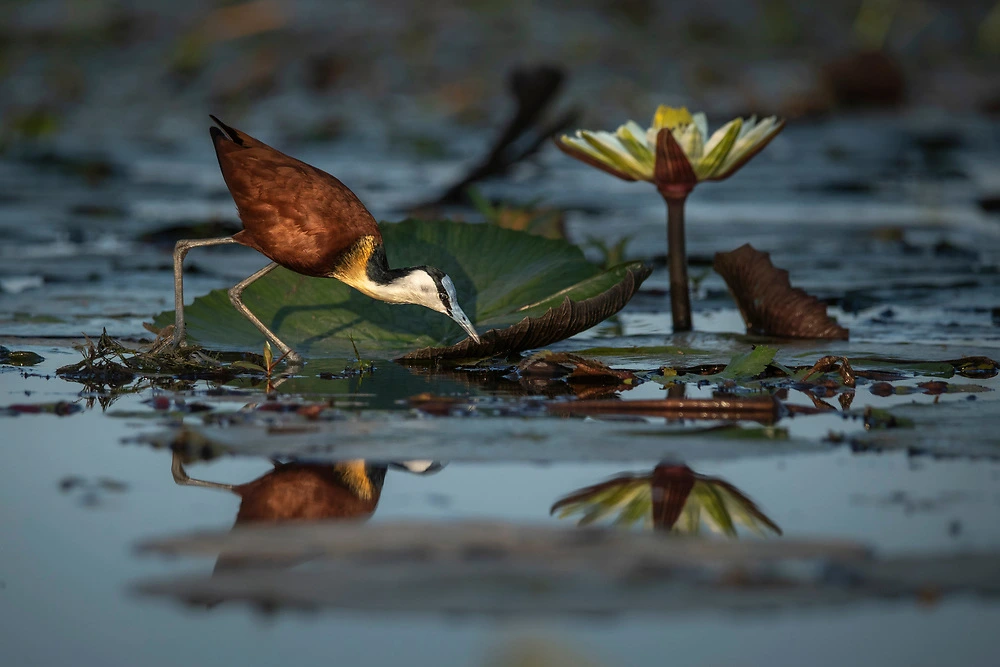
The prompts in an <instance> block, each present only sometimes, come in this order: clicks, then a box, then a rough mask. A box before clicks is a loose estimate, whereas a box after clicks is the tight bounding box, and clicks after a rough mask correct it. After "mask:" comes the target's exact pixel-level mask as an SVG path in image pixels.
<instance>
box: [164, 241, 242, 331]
mask: <svg viewBox="0 0 1000 667" xmlns="http://www.w3.org/2000/svg"><path fill="white" fill-rule="evenodd" d="M226 243H237V241H236V240H234V239H233V237H231V236H224V237H222V238H217V239H182V240H180V241H178V242H177V245H175V246H174V337H173V345H174V347H180V346H181V343H183V342H184V273H183V271H184V257H185V256H186V255H187V254H188V250H190V249H191V248H200V247H202V246H209V245H223V244H226Z"/></svg>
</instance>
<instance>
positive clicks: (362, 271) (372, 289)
mask: <svg viewBox="0 0 1000 667" xmlns="http://www.w3.org/2000/svg"><path fill="white" fill-rule="evenodd" d="M209 118H211V119H212V121H213V122H214V123H215V126H212V127H211V128H210V129H209V132H210V134H211V138H212V143H213V144H214V146H215V154H216V157H217V158H218V160H219V168H220V169H221V170H222V177H223V179H224V180H225V182H226V187H228V188H229V193H230V194H231V195H232V197H233V201H234V202H235V203H236V210H237V213H238V214H239V217H240V221H241V222H242V223H243V229H242V230H240V231H239V232H237V233H236V234H233V235H232V236H225V237H221V238H212V239H182V240H179V241H177V244H176V245H175V246H174V306H175V307H174V313H175V315H174V317H175V320H174V330H173V336H172V341H171V342H172V345H173V347H174V348H178V347H180V346H181V345H182V344H183V342H184V337H185V324H184V283H183V263H184V258H185V256H186V255H187V253H188V251H190V250H191V249H192V248H198V247H204V246H212V245H223V244H229V243H238V244H240V245H244V246H247V247H249V248H253V249H254V250H257V251H258V252H260V253H261V254H263V255H265V256H266V257H267V258H268V259H270V260H271V263H270V264H268V265H267V266H265V267H264V268H262V269H261V270H259V271H257V272H256V273H254V274H253V275H251V276H249V277H248V278H246V279H245V280H242V281H241V282H239V283H237V284H236V285H234V286H233V287H232V288H230V290H229V300H230V301H231V302H232V304H233V306H234V307H235V308H236V310H237V311H239V312H240V313H241V314H242V315H243V316H244V317H246V318H247V319H248V320H250V322H252V323H253V325H254V326H255V327H257V329H259V330H260V332H261V333H263V334H264V336H265V337H266V338H267V340H269V341H270V342H271V343H272V344H274V345H275V346H276V347H277V348H278V349H279V350H280V351H281V353H282V354H283V355H285V356H286V357H287V358H288V360H289V361H290V362H293V363H298V362H301V360H302V357H301V355H299V354H298V353H297V352H295V351H294V350H292V349H291V348H290V347H289V346H288V345H286V344H285V343H284V342H283V341H282V340H281V339H280V338H278V336H277V335H275V333H274V332H273V331H271V330H270V329H269V328H268V327H267V325H265V324H264V323H263V322H262V321H261V320H260V319H259V318H258V317H257V316H256V315H254V314H253V313H252V312H251V311H250V309H249V308H247V307H246V305H245V304H244V303H243V300H242V295H243V291H244V290H245V289H246V288H247V287H248V286H249V285H250V284H252V283H253V282H254V281H256V280H259V279H260V278H262V277H264V276H265V275H267V274H268V273H270V272H271V271H273V270H274V269H275V268H277V267H278V266H283V267H285V268H287V269H290V270H292V271H295V272H296V273H300V274H302V275H306V276H314V277H319V278H335V279H337V280H340V281H341V282H343V283H345V284H347V285H349V286H351V287H353V288H354V289H356V290H358V291H359V292H361V293H362V294H365V295H367V296H370V297H372V298H373V299H378V300H380V301H385V302H387V303H392V304H402V303H412V304H417V305H420V306H424V307H426V308H430V309H431V310H434V311H437V312H439V313H443V314H445V315H447V316H448V317H450V318H451V319H453V320H454V321H455V322H457V323H458V325H459V326H460V327H462V329H464V330H465V332H466V333H467V334H468V335H469V337H470V338H472V339H473V340H474V341H475V342H477V343H478V342H479V335H478V334H477V333H476V329H475V327H474V326H473V325H472V322H470V321H469V318H468V317H467V316H466V314H465V312H464V311H463V310H462V307H461V306H460V305H459V303H458V295H457V294H456V292H455V284H454V282H452V280H451V278H450V277H448V276H447V275H446V274H445V273H444V272H443V271H441V270H440V269H436V268H434V267H432V266H411V267H407V268H401V269H391V268H389V263H388V260H387V259H386V254H385V246H384V245H383V243H382V234H381V232H380V231H379V227H378V223H377V222H375V218H374V217H372V214H371V213H369V211H368V209H367V208H365V205H364V204H362V203H361V200H360V199H358V197H357V196H356V195H355V194H354V193H353V192H351V190H350V189H348V188H347V186H345V185H344V184H343V183H341V182H340V181H339V180H337V179H336V178H335V177H333V176H332V175H330V174H328V173H327V172H325V171H323V170H321V169H318V168H316V167H314V166H312V165H309V164H306V163H305V162H302V161H300V160H297V159H295V158H293V157H290V156H288V155H285V154H284V153H282V152H281V151H279V150H277V149H274V148H272V147H270V146H268V145H267V144H265V143H264V142H262V141H260V140H258V139H255V138H253V137H251V136H250V135H248V134H246V133H245V132H241V131H240V130H237V129H236V128H234V127H231V126H229V125H226V124H225V123H223V122H222V121H221V120H219V119H218V118H216V117H215V116H213V115H209Z"/></svg>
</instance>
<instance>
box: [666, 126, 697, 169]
mask: <svg viewBox="0 0 1000 667" xmlns="http://www.w3.org/2000/svg"><path fill="white" fill-rule="evenodd" d="M672 132H673V134H674V139H676V140H677V143H678V144H680V147H681V148H683V149H684V154H685V155H687V156H688V160H690V161H691V162H692V163H694V162H697V161H698V160H700V159H701V156H702V155H703V154H704V150H705V140H704V138H703V135H702V134H701V130H699V129H698V126H697V125H695V124H694V123H689V124H687V125H681V126H680V127H678V128H676V129H674V130H672Z"/></svg>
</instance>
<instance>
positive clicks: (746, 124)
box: [736, 114, 757, 141]
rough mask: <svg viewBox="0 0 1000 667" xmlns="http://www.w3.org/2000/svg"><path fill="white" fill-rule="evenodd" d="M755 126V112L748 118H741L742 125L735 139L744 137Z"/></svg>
mask: <svg viewBox="0 0 1000 667" xmlns="http://www.w3.org/2000/svg"><path fill="white" fill-rule="evenodd" d="M756 126H757V114H754V115H753V116H750V117H749V118H744V119H743V127H741V128H740V133H739V134H738V135H736V141H739V140H740V139H741V138H742V137H744V136H745V135H746V134H747V133H748V132H749V131H750V130H752V129H753V128H755V127H756Z"/></svg>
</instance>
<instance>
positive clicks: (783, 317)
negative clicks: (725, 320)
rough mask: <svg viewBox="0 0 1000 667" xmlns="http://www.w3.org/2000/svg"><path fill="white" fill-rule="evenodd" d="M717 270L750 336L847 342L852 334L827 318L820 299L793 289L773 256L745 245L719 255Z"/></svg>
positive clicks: (715, 263)
mask: <svg viewBox="0 0 1000 667" xmlns="http://www.w3.org/2000/svg"><path fill="white" fill-rule="evenodd" d="M713 266H714V268H715V271H716V272H717V273H718V274H719V275H721V276H722V277H723V279H724V280H725V281H726V284H727V285H728V286H729V291H730V292H731V293H732V295H733V299H735V300H736V305H737V306H739V309H740V314H742V315H743V321H744V323H746V327H747V333H754V334H763V335H767V336H780V337H784V338H829V339H839V340H847V337H848V330H847V329H845V328H844V327H842V326H840V325H839V324H837V323H836V322H835V321H834V320H833V319H831V318H830V317H829V316H828V315H827V314H826V306H825V305H823V304H822V303H821V302H820V301H819V299H817V298H816V297H814V296H811V295H809V294H806V293H805V292H804V291H803V290H801V289H798V288H794V287H792V286H791V284H790V283H789V282H788V271H786V270H784V269H779V268H776V267H775V266H774V264H772V263H771V256H770V254H769V253H766V252H761V251H759V250H757V249H756V248H754V247H753V246H751V245H750V244H744V245H742V246H740V247H739V248H737V249H736V250H733V251H731V252H720V253H716V254H715V262H714V263H713Z"/></svg>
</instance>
